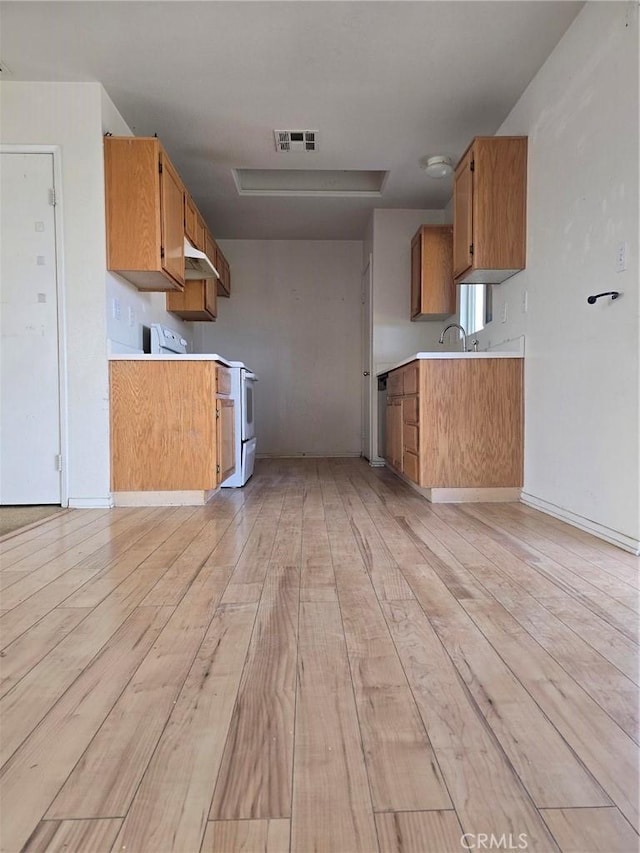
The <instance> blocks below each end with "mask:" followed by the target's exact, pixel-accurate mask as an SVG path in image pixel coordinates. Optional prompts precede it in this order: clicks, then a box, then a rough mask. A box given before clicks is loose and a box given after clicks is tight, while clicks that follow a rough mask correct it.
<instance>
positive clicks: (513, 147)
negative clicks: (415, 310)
mask: <svg viewBox="0 0 640 853" xmlns="http://www.w3.org/2000/svg"><path fill="white" fill-rule="evenodd" d="M526 227H527V137H526V136H476V137H475V139H474V140H473V142H472V143H471V145H470V146H469V148H468V149H467V150H466V151H465V153H464V155H463V157H462V159H461V160H460V162H459V163H458V165H457V166H456V173H455V181H454V191H453V274H454V278H455V282H456V284H499V283H500V282H502V281H504V280H505V279H507V278H509V277H510V276H512V275H514V274H515V273H517V272H520V270H523V269H524V268H525V266H526Z"/></svg>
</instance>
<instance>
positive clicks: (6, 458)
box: [0, 152, 61, 505]
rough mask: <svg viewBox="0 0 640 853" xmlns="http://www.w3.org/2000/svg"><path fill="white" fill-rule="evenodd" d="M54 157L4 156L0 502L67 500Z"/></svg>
mask: <svg viewBox="0 0 640 853" xmlns="http://www.w3.org/2000/svg"><path fill="white" fill-rule="evenodd" d="M53 189H54V170H53V154H36V153H30V154H25V153H7V152H2V153H1V154H0V237H1V240H0V308H1V314H0V339H1V340H0V387H1V390H0V503H2V504H5V505H6V504H58V503H60V500H61V477H60V471H59V467H60V466H59V454H60V377H59V350H58V304H57V303H58V298H57V281H56V234H55V210H54V207H53V197H52V190H53Z"/></svg>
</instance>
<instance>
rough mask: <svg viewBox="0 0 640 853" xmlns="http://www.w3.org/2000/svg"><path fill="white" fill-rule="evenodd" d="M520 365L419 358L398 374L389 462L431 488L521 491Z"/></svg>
mask: <svg viewBox="0 0 640 853" xmlns="http://www.w3.org/2000/svg"><path fill="white" fill-rule="evenodd" d="M522 365H523V361H522V359H518V358H496V359H491V358H488V359H477V360H474V359H470V358H469V359H463V358H461V359H424V360H422V359H421V360H416V361H413V362H411V363H410V364H408V365H405V366H404V367H399V368H397V369H396V370H394V371H392V372H391V373H390V374H389V376H388V379H387V441H386V445H387V446H386V459H387V462H388V464H389V465H390V466H391V467H392V468H394V469H395V470H396V471H398V472H400V473H401V474H403V475H404V476H405V477H408V478H409V479H410V480H412V481H413V482H414V483H416V484H417V485H419V486H421V487H422V488H426V489H436V488H440V489H488V488H496V489H498V488H517V487H520V486H522V477H523V402H522V400H523V397H522V371H523V367H522ZM398 411H400V412H401V414H398Z"/></svg>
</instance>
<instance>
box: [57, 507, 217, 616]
mask: <svg viewBox="0 0 640 853" xmlns="http://www.w3.org/2000/svg"><path fill="white" fill-rule="evenodd" d="M193 516H194V510H193V507H178V508H177V509H176V510H174V511H173V512H172V513H171V515H169V516H167V517H166V518H164V519H163V520H162V524H161V525H158V526H157V527H155V528H153V530H151V531H150V532H149V533H147V534H146V535H144V536H142V537H141V538H140V539H138V540H137V541H136V542H135V543H134V545H132V546H131V548H129V549H128V550H127V552H126V553H125V554H123V556H122V557H121V558H120V559H118V560H116V561H114V562H110V563H109V564H108V565H107V566H105V568H104V569H102V571H100V572H98V574H96V575H94V577H92V578H91V580H89V581H87V583H85V584H83V585H82V586H81V587H80V589H78V590H77V592H74V593H73V594H72V595H70V596H69V597H68V598H65V600H64V606H65V607H96V606H97V605H98V604H100V602H101V601H103V600H104V599H105V598H107V596H109V595H111V593H112V592H114V591H115V590H116V589H117V587H118V586H119V585H120V584H121V583H122V582H123V581H124V580H125V579H126V578H128V577H129V576H130V575H131V574H132V572H134V571H136V569H137V568H138V566H139V565H140V564H141V563H142V562H143V561H146V562H145V566H146V567H149V566H150V565H151V563H153V566H154V567H155V570H156V573H157V578H158V579H162V577H163V575H164V573H165V572H166V571H167V570H168V569H169V568H170V566H172V565H173V562H174V561H175V560H176V559H177V558H178V557H179V556H180V554H182V552H183V551H184V549H185V548H186V547H187V545H188V544H189V543H190V542H191V539H192V537H193V536H194V533H195V532H196V531H197V530H198V529H199V528H200V523H199V522H198V521H197V520H195V519H194V518H193ZM150 551H151V553H150Z"/></svg>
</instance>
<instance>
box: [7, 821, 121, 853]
mask: <svg viewBox="0 0 640 853" xmlns="http://www.w3.org/2000/svg"><path fill="white" fill-rule="evenodd" d="M121 823H122V821H121V820H119V819H118V818H113V819H111V820H61V821H58V820H45V821H42V823H40V824H38V826H37V827H36V830H35V832H34V833H33V835H32V836H31V838H30V839H29V840H28V841H27V843H26V845H25V846H24V847H23V848H22V853H109V851H110V850H111V847H112V845H113V842H114V841H115V839H116V836H117V834H118V830H119V829H120V824H121Z"/></svg>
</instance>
